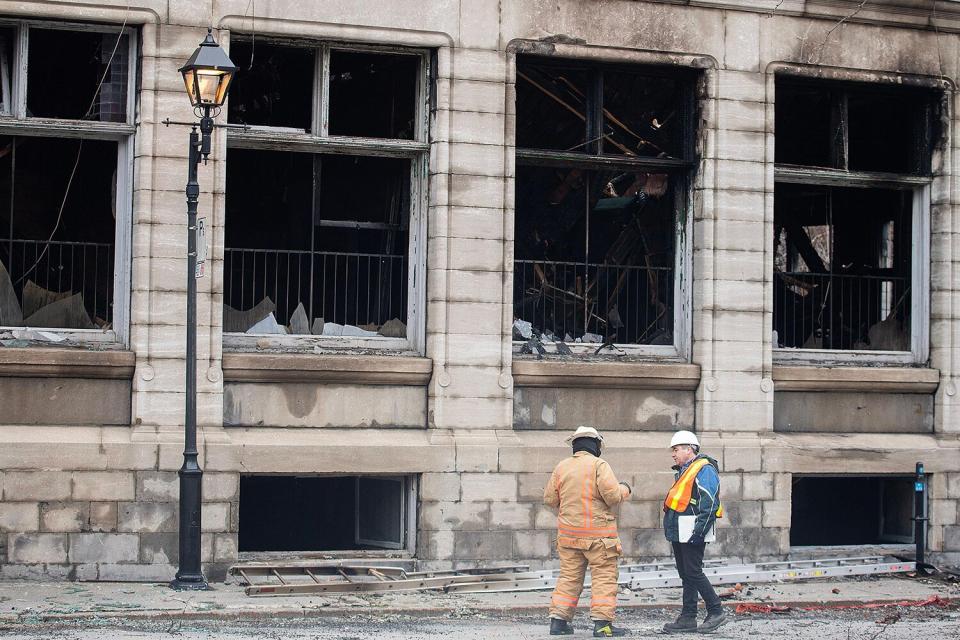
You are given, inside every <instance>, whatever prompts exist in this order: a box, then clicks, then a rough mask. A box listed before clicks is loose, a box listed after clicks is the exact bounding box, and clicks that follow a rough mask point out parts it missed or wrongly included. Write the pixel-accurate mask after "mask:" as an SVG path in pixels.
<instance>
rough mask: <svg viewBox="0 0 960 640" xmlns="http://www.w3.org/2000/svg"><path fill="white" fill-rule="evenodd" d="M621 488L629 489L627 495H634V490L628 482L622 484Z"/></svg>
mask: <svg viewBox="0 0 960 640" xmlns="http://www.w3.org/2000/svg"><path fill="white" fill-rule="evenodd" d="M620 486H622V487H626V488H627V493H628V494H629V495H631V496H632V495H633V489H631V488H630V485H628V484H627V483H626V482H621V483H620Z"/></svg>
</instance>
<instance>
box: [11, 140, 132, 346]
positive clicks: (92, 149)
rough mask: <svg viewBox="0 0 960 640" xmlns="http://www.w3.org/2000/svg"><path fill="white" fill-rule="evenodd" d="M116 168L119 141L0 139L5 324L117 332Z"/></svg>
mask: <svg viewBox="0 0 960 640" xmlns="http://www.w3.org/2000/svg"><path fill="white" fill-rule="evenodd" d="M74 166H76V172H75V174H74V175H73V179H72V181H71V172H72V171H73V168H74ZM116 166H117V143H116V142H110V141H102V140H84V141H83V142H81V141H80V140H75V139H57V138H34V137H26V136H0V265H2V268H0V325H3V326H29V327H48V328H60V329H97V328H100V329H107V328H110V326H111V322H112V321H113V270H114V263H113V251H114V234H115V224H116V222H115V221H116V200H115V179H116V178H115V175H114V174H115V171H116ZM68 183H69V190H68ZM65 196H66V197H65Z"/></svg>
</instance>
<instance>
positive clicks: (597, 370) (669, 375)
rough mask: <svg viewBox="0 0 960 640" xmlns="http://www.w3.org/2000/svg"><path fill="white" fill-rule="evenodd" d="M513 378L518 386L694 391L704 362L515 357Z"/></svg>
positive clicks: (698, 382)
mask: <svg viewBox="0 0 960 640" xmlns="http://www.w3.org/2000/svg"><path fill="white" fill-rule="evenodd" d="M513 382H514V385H516V386H518V387H575V388H578V389H589V388H595V389H613V388H616V389H671V390H679V391H694V390H696V388H697V386H698V385H699V384H700V365H697V364H688V363H662V362H598V361H593V362H557V361H550V360H514V361H513Z"/></svg>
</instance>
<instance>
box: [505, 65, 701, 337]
mask: <svg viewBox="0 0 960 640" xmlns="http://www.w3.org/2000/svg"><path fill="white" fill-rule="evenodd" d="M691 80H692V76H688V75H686V74H672V75H665V74H663V73H660V72H659V71H657V70H655V69H654V70H647V69H626V70H624V69H622V68H606V67H598V66H588V65H577V64H574V63H571V62H564V63H558V64H549V63H544V62H539V61H538V62H528V61H527V60H525V59H523V58H521V60H520V61H519V62H518V68H517V144H518V151H517V164H518V167H517V178H516V189H517V195H516V223H515V224H516V229H515V234H514V237H515V240H514V242H515V262H514V302H513V305H514V316H515V330H516V331H515V333H516V335H515V337H516V338H518V339H529V338H530V337H531V336H532V335H536V337H537V338H538V339H539V340H543V341H548V342H550V341H564V342H591V343H605V344H614V343H616V344H645V345H668V346H673V345H674V334H675V324H674V323H675V314H676V312H677V306H678V305H677V304H676V300H675V296H676V294H675V288H676V269H677V264H678V255H679V252H678V250H677V231H678V229H679V228H681V227H682V226H683V224H684V220H685V216H684V215H683V211H684V207H685V206H686V195H685V192H686V185H687V176H688V174H689V171H690V169H691V168H692V149H690V147H689V144H690V140H691V139H692V124H691V117H690V114H691V113H692V104H693V103H692V82H691ZM610 156H617V157H616V158H611V157H610Z"/></svg>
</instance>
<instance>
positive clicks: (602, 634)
mask: <svg viewBox="0 0 960 640" xmlns="http://www.w3.org/2000/svg"><path fill="white" fill-rule="evenodd" d="M629 634H630V631H629V630H627V629H624V628H622V627H615V626H613V623H612V622H610V621H609V620H594V621H593V637H594V638H619V637H621V636H626V635H629Z"/></svg>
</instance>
